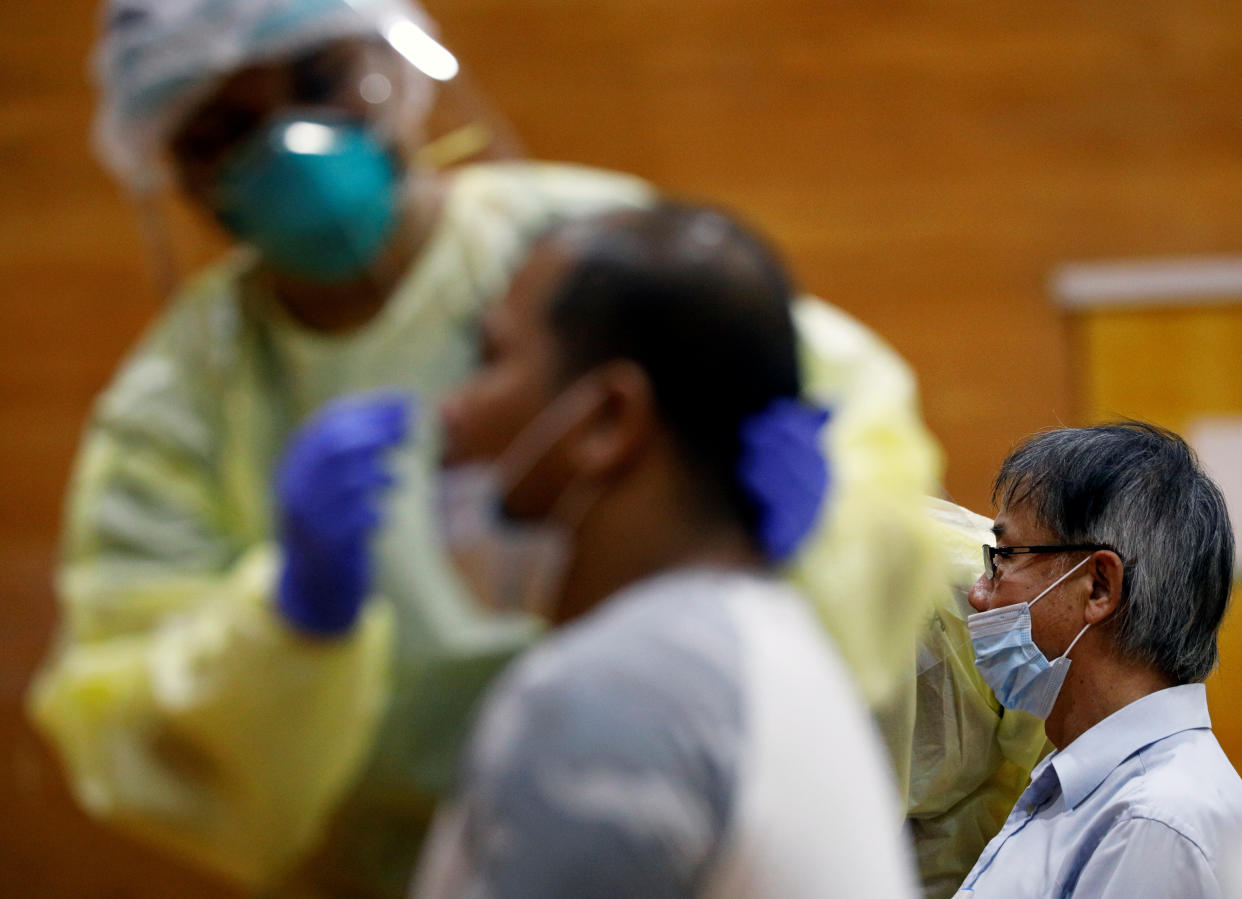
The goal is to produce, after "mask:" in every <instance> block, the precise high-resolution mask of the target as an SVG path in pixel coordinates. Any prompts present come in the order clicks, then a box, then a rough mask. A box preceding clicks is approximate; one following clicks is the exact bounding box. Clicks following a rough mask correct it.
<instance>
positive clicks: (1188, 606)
mask: <svg viewBox="0 0 1242 899" xmlns="http://www.w3.org/2000/svg"><path fill="white" fill-rule="evenodd" d="M993 502H994V503H995V504H996V506H997V508H998V509H999V514H998V515H997V517H996V522H995V526H994V527H993V531H994V532H995V534H996V543H997V545H996V546H994V547H992V546H985V547H984V555H985V572H984V574H983V575H982V576H981V577H980V578H979V581H978V582H977V583H976V584H975V586H974V588H973V590H972V591H971V595H970V601H971V605H973V606H974V607H975V609H977V610H978V614H976V615H972V616H971V617H970V622H969V624H970V630H971V638H972V642H973V643H974V648H975V657H976V664H977V665H978V666H979V669H980V672H981V674H982V675H983V677H984V679H985V680H986V681H987V682H988V683H989V684H990V685H991V686H992V688H993V689H994V690H995V691H996V694H997V698H998V699H1000V701H1001V702H1002V704H1004V705H1005V706H1006V708H1010V709H1021V710H1023V711H1026V712H1030V713H1032V714H1035V715H1038V716H1040V717H1043V718H1045V719H1046V722H1047V734H1048V738H1049V739H1050V740H1051V742H1052V743H1053V745H1054V746H1055V747H1056V751H1055V752H1053V753H1052V754H1051V755H1050V756H1049V757H1048V758H1046V759H1045V760H1044V761H1043V762H1041V763H1040V765H1039V766H1038V767H1036V769H1035V770H1034V772H1032V775H1031V783H1030V786H1029V787H1028V788H1027V789H1026V792H1025V793H1024V794H1023V795H1022V797H1021V798H1020V799H1019V800H1018V804H1017V806H1016V807H1015V808H1014V810H1013V812H1012V814H1011V815H1010V816H1009V819H1008V821H1006V823H1005V826H1004V827H1003V828H1002V830H1001V832H1000V833H999V834H998V835H997V836H996V837H995V838H994V839H993V840H992V841H991V842H990V843H989V844H988V846H987V848H986V849H985V850H984V852H983V854H982V855H981V856H980V858H979V860H978V862H976V864H975V867H974V869H973V870H972V871H971V872H970V874H969V875H968V876H967V878H966V881H965V882H964V883H963V885H962V888H961V890H960V892H959V893H958V895H959V896H971V897H984V896H996V897H1005V899H1018V897H1024V896H1030V897H1035V896H1039V897H1048V896H1063V897H1070V896H1074V897H1091V899H1106V897H1125V899H1140V897H1148V896H1150V897H1157V896H1158V897H1168V896H1196V897H1213V896H1220V895H1221V894H1222V892H1221V886H1220V882H1219V877H1220V874H1219V872H1220V870H1221V867H1222V865H1223V863H1224V862H1225V861H1226V860H1227V856H1228V854H1229V852H1230V851H1231V850H1232V849H1233V847H1234V843H1233V835H1234V834H1235V833H1236V832H1237V831H1238V829H1239V828H1240V827H1242V779H1239V777H1238V774H1237V772H1235V771H1234V769H1233V767H1232V766H1231V765H1230V763H1229V761H1228V759H1227V758H1226V757H1225V755H1224V753H1223V752H1222V751H1221V748H1220V745H1219V744H1218V743H1217V741H1216V737H1215V736H1214V735H1213V733H1212V729H1211V721H1210V720H1209V717H1208V709H1207V701H1206V694H1205V691H1204V687H1203V684H1202V681H1203V680H1204V678H1206V677H1207V675H1208V674H1209V673H1210V672H1211V671H1212V668H1213V667H1214V666H1215V664H1216V635H1217V631H1218V630H1219V628H1220V623H1221V619H1222V617H1223V616H1224V613H1225V607H1226V605H1227V603H1228V599H1229V591H1230V586H1231V582H1232V573H1233V554H1234V546H1233V533H1232V531H1231V529H1230V526H1229V518H1228V515H1227V512H1226V509H1225V503H1224V499H1223V498H1222V496H1221V493H1220V490H1219V489H1218V488H1217V487H1216V485H1215V484H1213V483H1212V481H1211V480H1210V479H1209V478H1208V477H1207V476H1206V475H1205V474H1204V473H1203V471H1202V469H1201V468H1200V467H1199V465H1198V463H1197V462H1196V460H1195V457H1194V454H1193V453H1192V452H1191V450H1190V448H1189V447H1188V446H1187V445H1186V444H1185V442H1184V441H1182V439H1181V438H1179V437H1178V436H1177V435H1175V434H1172V433H1170V432H1169V431H1165V430H1163V429H1160V428H1157V427H1154V426H1151V425H1148V424H1143V423H1140V422H1122V423H1119V424H1112V425H1104V426H1100V427H1091V428H1067V429H1060V430H1054V431H1048V432H1045V433H1041V434H1038V435H1036V436H1034V437H1033V438H1031V439H1029V440H1028V441H1026V442H1025V443H1024V444H1023V445H1021V446H1020V447H1019V448H1018V449H1017V450H1015V451H1014V452H1013V453H1011V454H1010V456H1009V457H1008V458H1007V459H1006V460H1005V462H1004V464H1003V466H1002V467H1001V470H1000V474H999V475H998V476H997V479H996V483H995V486H994V488H993ZM1050 659H1051V660H1053V661H1051V662H1050V661H1049V660H1050ZM1071 662H1072V664H1071Z"/></svg>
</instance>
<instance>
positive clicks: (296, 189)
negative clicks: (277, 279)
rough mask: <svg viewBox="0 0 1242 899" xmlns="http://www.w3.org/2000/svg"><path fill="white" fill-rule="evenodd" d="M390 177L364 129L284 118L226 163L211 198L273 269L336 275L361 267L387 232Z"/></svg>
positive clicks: (393, 178)
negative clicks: (213, 195) (213, 198)
mask: <svg viewBox="0 0 1242 899" xmlns="http://www.w3.org/2000/svg"><path fill="white" fill-rule="evenodd" d="M398 177H399V176H398V173H397V170H396V166H395V165H394V164H393V160H392V158H391V157H390V155H389V154H388V153H387V152H386V151H385V149H384V148H383V146H381V145H380V143H379V142H378V141H377V140H376V139H375V138H374V137H373V136H372V135H371V134H370V133H369V132H368V131H367V130H366V128H364V127H362V126H360V125H358V124H355V123H352V122H343V121H339V120H334V119H330V118H322V119H319V118H306V117H285V118H280V119H277V120H275V121H272V122H270V123H269V124H268V125H267V126H266V127H264V128H262V129H261V130H260V131H259V133H257V134H256V135H254V136H253V137H252V138H251V139H250V140H248V141H247V142H246V143H245V144H244V145H243V146H242V147H240V148H239V149H238V150H237V151H236V152H235V153H234V154H233V156H232V157H231V158H230V159H228V160H227V161H226V162H225V163H224V165H223V166H222V167H221V170H220V173H219V175H218V177H217V179H216V184H215V201H214V204H213V205H214V209H215V212H216V215H217V217H218V218H219V219H220V221H221V222H222V223H223V224H224V225H225V227H227V228H228V229H229V230H230V231H231V232H232V233H233V234H234V235H235V236H236V237H238V238H239V239H241V240H243V241H245V242H247V243H249V244H252V245H253V246H255V247H256V248H257V249H258V250H259V252H260V253H261V254H262V255H263V259H264V261H265V262H266V263H267V264H268V265H269V266H271V267H272V268H273V269H275V270H276V271H279V272H283V273H286V274H289V275H294V276H296V277H299V278H303V279H305V280H307V281H315V282H321V283H332V282H342V281H348V280H350V279H352V278H356V277H358V276H360V275H362V274H364V273H365V272H366V271H367V269H368V267H369V266H370V265H371V264H372V263H373V262H374V261H375V259H376V257H377V256H378V255H379V253H380V251H381V250H383V248H384V246H385V244H386V243H387V242H388V240H389V239H390V237H391V236H392V233H393V230H394V228H395V227H396V223H397V182H398Z"/></svg>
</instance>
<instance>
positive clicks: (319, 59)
mask: <svg viewBox="0 0 1242 899" xmlns="http://www.w3.org/2000/svg"><path fill="white" fill-rule="evenodd" d="M96 72H97V76H98V79H99V84H100V89H101V96H102V100H101V104H100V108H99V112H98V116H97V119H96V128H95V143H96V148H97V150H98V151H99V154H100V156H101V158H102V159H103V161H104V162H105V164H106V165H107V166H108V167H109V168H110V169H111V170H112V172H113V173H114V174H115V175H116V176H117V177H118V179H119V180H120V181H121V182H122V183H123V184H124V185H125V186H126V187H127V188H128V189H129V190H130V192H131V193H132V194H133V195H134V197H135V198H136V199H137V200H138V201H139V206H140V209H141V210H142V212H143V221H144V224H145V226H146V231H147V237H148V239H149V241H150V243H151V245H152V250H153V261H154V264H155V270H156V277H157V280H158V282H159V283H158V286H159V287H160V289H162V290H167V289H168V288H170V287H171V285H172V283H173V282H174V281H175V280H177V279H178V278H179V277H180V276H181V275H183V274H185V273H186V272H187V271H188V270H190V269H191V268H194V267H197V266H198V265H200V264H202V263H203V262H205V261H207V260H208V259H210V258H211V257H213V256H215V255H217V254H218V253H219V252H220V250H221V249H222V244H226V243H231V242H241V243H243V244H246V245H249V246H250V247H252V248H253V249H254V250H255V251H256V252H257V254H258V257H259V258H260V260H261V262H262V265H263V266H264V267H265V268H267V269H269V270H271V271H273V272H276V273H277V274H279V275H281V276H284V277H289V278H293V279H295V280H298V281H300V282H305V283H307V284H310V285H317V284H325V285H334V284H341V283H349V282H357V281H358V280H359V279H361V278H365V277H367V274H368V273H369V272H370V271H371V270H372V269H373V267H374V266H375V265H377V264H379V262H381V261H382V259H383V257H384V254H385V253H386V252H389V251H391V249H392V247H393V245H394V242H399V241H401V240H403V239H409V238H410V235H409V234H407V233H406V232H408V231H409V230H410V227H411V222H412V221H416V220H418V219H420V218H424V219H425V218H426V216H427V213H426V211H425V210H423V211H420V208H419V207H420V205H427V204H429V203H430V202H432V201H431V196H432V195H433V194H434V184H435V182H436V172H438V171H441V170H444V169H447V168H451V167H453V166H455V165H460V164H462V163H466V162H474V161H480V160H484V159H497V158H511V157H514V156H516V155H518V149H517V145H516V141H515V140H514V138H513V137H512V132H511V130H510V129H509V128H508V127H507V126H506V125H505V123H504V122H503V120H502V119H501V118H500V117H499V116H497V115H495V114H494V113H493V112H492V111H491V109H490V107H489V105H488V104H487V103H486V102H485V101H484V100H483V98H482V97H481V96H480V95H479V94H478V93H477V91H475V90H474V89H473V88H472V87H471V85H470V81H469V78H468V76H467V75H466V73H465V72H463V71H462V68H461V66H460V64H459V63H458V61H457V59H456V57H455V56H454V55H453V54H452V52H451V51H450V50H449V49H448V48H446V47H445V46H444V45H443V44H442V43H441V42H440V41H439V40H438V38H437V36H436V29H435V26H434V24H433V23H432V22H431V21H430V19H428V18H427V16H426V15H425V14H423V13H422V11H421V10H420V9H419V8H417V7H416V6H415V5H413V4H412V3H409V2H407V0H113V2H112V3H111V5H110V7H109V9H108V11H107V16H106V21H105V33H104V37H103V40H102V42H101V44H100V47H99V50H98V53H97V56H96ZM173 188H179V189H177V190H174V189H173ZM204 223H208V225H210V224H212V223H214V225H216V226H218V227H216V228H212V227H210V226H208V227H204Z"/></svg>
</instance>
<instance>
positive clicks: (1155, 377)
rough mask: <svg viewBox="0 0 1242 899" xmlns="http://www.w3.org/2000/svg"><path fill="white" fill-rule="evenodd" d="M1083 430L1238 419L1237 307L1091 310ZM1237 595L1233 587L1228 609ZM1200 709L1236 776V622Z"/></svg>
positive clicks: (1240, 352) (1239, 739) (1084, 340)
mask: <svg viewBox="0 0 1242 899" xmlns="http://www.w3.org/2000/svg"><path fill="white" fill-rule="evenodd" d="M1077 331H1078V334H1079V336H1080V338H1081V346H1082V349H1083V358H1082V359H1080V360H1079V363H1080V365H1081V366H1082V373H1083V384H1082V394H1083V405H1082V408H1083V410H1084V414H1085V418H1086V421H1087V422H1095V421H1104V420H1107V419H1111V418H1117V417H1120V416H1125V417H1129V418H1141V419H1144V420H1146V421H1151V422H1155V423H1156V424H1159V425H1163V426H1164V427H1167V428H1171V429H1172V430H1174V431H1177V432H1178V433H1180V434H1185V433H1187V431H1188V430H1189V426H1190V424H1191V423H1192V422H1194V420H1195V419H1197V418H1200V417H1204V416H1211V415H1231V414H1232V415H1236V414H1238V413H1242V306H1234V305H1227V306H1213V307H1187V308H1158V309H1131V310H1123V309H1117V310H1097V311H1093V312H1089V313H1086V314H1083V315H1082V316H1081V317H1080V319H1079V321H1078V322H1077ZM1240 594H1242V588H1240V587H1235V589H1234V595H1233V602H1234V603H1235V605H1236V603H1237V602H1238V600H1239V595H1240ZM1220 657H1221V663H1220V668H1219V669H1217V671H1216V673H1215V674H1213V675H1212V676H1211V677H1210V678H1209V679H1208V702H1209V704H1210V706H1211V709H1212V720H1213V725H1214V727H1215V729H1216V733H1217V736H1218V737H1219V739H1220V742H1221V745H1222V746H1224V748H1225V752H1226V753H1228V755H1229V758H1230V760H1231V761H1232V762H1233V764H1234V767H1236V768H1239V769H1242V708H1240V707H1239V705H1238V702H1237V697H1238V696H1240V695H1242V614H1239V613H1238V612H1237V611H1236V609H1235V610H1234V611H1233V612H1232V613H1231V614H1229V615H1228V616H1226V618H1225V624H1224V627H1223V628H1222V630H1221V637H1220Z"/></svg>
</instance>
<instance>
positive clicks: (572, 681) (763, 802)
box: [415, 570, 913, 899]
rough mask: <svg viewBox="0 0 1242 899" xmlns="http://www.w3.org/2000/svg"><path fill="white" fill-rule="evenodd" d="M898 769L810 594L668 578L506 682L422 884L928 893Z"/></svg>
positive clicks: (695, 574) (572, 891) (450, 891)
mask: <svg viewBox="0 0 1242 899" xmlns="http://www.w3.org/2000/svg"><path fill="white" fill-rule="evenodd" d="M885 766H886V758H885V756H884V754H883V750H882V748H881V745H880V743H879V741H878V739H877V738H876V736H875V734H874V733H873V731H872V728H871V725H870V722H869V720H868V719H867V716H866V714H865V712H864V711H863V710H862V707H861V705H860V703H859V701H858V700H857V699H856V698H855V696H854V693H853V690H852V687H851V685H850V684H849V682H848V679H847V676H846V674H845V672H844V670H843V668H842V667H841V665H840V664H839V662H838V661H837V660H836V657H835V654H834V653H833V652H832V650H831V648H830V646H829V645H828V643H827V642H826V640H825V639H824V637H823V635H822V632H821V629H820V628H819V626H818V624H817V622H816V621H815V620H814V618H813V616H812V615H811V614H810V613H809V611H808V610H807V609H806V607H805V606H804V604H803V603H802V601H801V600H800V598H799V597H798V596H796V594H794V593H792V592H791V591H790V590H789V589H788V588H787V587H785V586H784V585H782V584H780V583H779V582H777V581H774V580H769V579H766V578H761V577H757V576H751V575H745V574H739V573H735V572H733V573H730V572H722V571H714V570H687V571H680V572H674V573H672V574H667V575H663V576H660V577H657V578H653V579H650V580H647V581H644V582H642V583H640V584H637V585H634V586H632V587H630V588H628V589H626V590H624V591H622V592H620V593H618V594H616V595H614V596H613V597H611V598H610V599H609V600H608V601H606V602H605V603H604V604H603V605H601V606H600V607H599V608H598V609H597V610H596V611H595V612H594V613H592V614H591V615H589V616H588V617H587V618H585V619H583V620H581V621H579V622H577V623H575V624H573V625H571V626H570V627H567V628H565V629H563V630H562V631H560V632H559V633H557V634H556V635H555V636H554V637H552V638H551V639H550V640H548V641H547V642H545V643H544V644H542V645H541V646H539V647H538V648H537V649H535V650H533V651H531V652H529V653H528V654H527V655H525V656H524V657H523V658H522V659H521V660H519V661H518V662H517V663H516V664H515V665H514V666H513V667H512V668H511V669H510V670H509V671H508V672H507V673H506V674H505V676H504V677H503V678H502V679H501V681H500V682H499V683H498V684H497V685H496V687H495V688H494V689H493V691H492V693H491V694H490V695H489V698H488V700H487V702H486V704H485V706H484V708H483V710H482V713H481V717H480V719H479V722H478V726H477V727H476V730H475V733H474V735H473V738H472V741H471V745H470V750H469V754H468V757H467V759H466V762H465V766H464V773H463V782H462V789H461V792H460V794H459V797H458V800H457V801H456V803H455V804H454V805H453V806H451V807H450V808H449V809H447V810H446V811H445V812H444V813H442V815H441V817H440V819H439V820H438V822H437V826H436V831H435V834H434V836H433V839H432V840H431V842H430V844H429V846H428V851H427V854H426V856H425V858H424V867H423V870H422V872H421V874H420V878H419V881H418V883H417V884H416V886H415V895H418V896H423V897H449V896H451V897H472V899H473V897H478V899H483V897H489V899H490V897H547V899H559V897H565V899H569V897H574V899H593V897H620V896H641V897H651V899H661V897H688V896H739V897H741V896H768V897H770V896H781V897H795V899H796V897H800V896H807V897H811V896H816V897H819V896H825V895H834V894H839V895H849V896H851V897H856V896H860V895H862V896H870V895H874V896H877V897H878V896H883V897H886V899H894V897H901V896H906V895H913V887H912V884H913V878H912V874H911V867H910V864H909V860H908V858H907V853H906V851H905V847H904V844H903V843H902V840H901V837H900V834H899V827H900V823H899V822H900V811H899V807H898V803H897V800H896V796H895V793H894V792H893V789H892V786H891V783H890V778H889V775H888V772H887V770H886V768H885Z"/></svg>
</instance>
